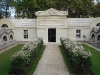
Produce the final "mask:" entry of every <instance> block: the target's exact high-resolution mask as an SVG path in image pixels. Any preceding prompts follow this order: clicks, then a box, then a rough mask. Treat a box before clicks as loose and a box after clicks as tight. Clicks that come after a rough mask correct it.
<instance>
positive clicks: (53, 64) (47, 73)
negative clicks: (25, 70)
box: [33, 44, 69, 75]
mask: <svg viewBox="0 0 100 75" xmlns="http://www.w3.org/2000/svg"><path fill="white" fill-rule="evenodd" d="M33 75H69V72H68V69H67V67H66V65H65V63H64V60H63V57H62V55H61V52H60V50H59V47H58V45H56V44H48V45H46V49H45V50H44V53H43V56H42V58H41V59H40V61H39V64H38V66H37V68H36V70H35V72H34V74H33Z"/></svg>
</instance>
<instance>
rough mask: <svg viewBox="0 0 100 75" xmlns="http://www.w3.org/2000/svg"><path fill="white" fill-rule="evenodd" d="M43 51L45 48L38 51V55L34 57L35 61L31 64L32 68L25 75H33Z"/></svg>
mask: <svg viewBox="0 0 100 75" xmlns="http://www.w3.org/2000/svg"><path fill="white" fill-rule="evenodd" d="M44 50H45V46H43V47H42V49H40V50H39V53H38V56H37V57H36V59H35V61H34V62H33V64H32V67H31V68H30V70H29V72H28V73H27V75H33V73H34V71H35V69H36V67H37V65H38V63H39V60H40V59H41V57H42V54H43V52H44Z"/></svg>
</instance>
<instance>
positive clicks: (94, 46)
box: [85, 43, 100, 51]
mask: <svg viewBox="0 0 100 75" xmlns="http://www.w3.org/2000/svg"><path fill="white" fill-rule="evenodd" d="M85 44H86V45H88V46H90V47H92V48H94V49H95V50H98V51H100V49H99V48H97V47H95V46H93V45H91V44H88V43H85Z"/></svg>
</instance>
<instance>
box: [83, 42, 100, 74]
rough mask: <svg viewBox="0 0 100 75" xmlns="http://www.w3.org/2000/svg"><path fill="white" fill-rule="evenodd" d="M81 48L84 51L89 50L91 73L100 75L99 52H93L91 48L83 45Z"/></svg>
mask: <svg viewBox="0 0 100 75" xmlns="http://www.w3.org/2000/svg"><path fill="white" fill-rule="evenodd" d="M83 47H84V48H85V50H86V51H88V50H90V52H91V54H92V57H91V61H92V67H91V72H92V73H93V74H94V75H100V51H97V50H95V49H94V48H91V47H89V46H87V45H85V44H83Z"/></svg>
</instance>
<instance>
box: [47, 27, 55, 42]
mask: <svg viewBox="0 0 100 75" xmlns="http://www.w3.org/2000/svg"><path fill="white" fill-rule="evenodd" d="M48 42H56V28H49V29H48Z"/></svg>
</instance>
